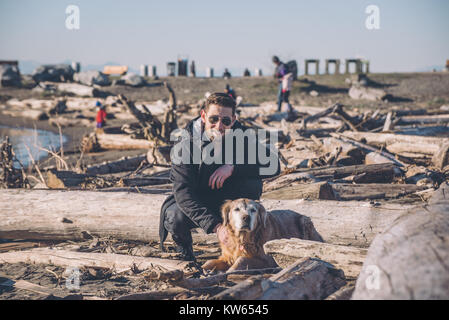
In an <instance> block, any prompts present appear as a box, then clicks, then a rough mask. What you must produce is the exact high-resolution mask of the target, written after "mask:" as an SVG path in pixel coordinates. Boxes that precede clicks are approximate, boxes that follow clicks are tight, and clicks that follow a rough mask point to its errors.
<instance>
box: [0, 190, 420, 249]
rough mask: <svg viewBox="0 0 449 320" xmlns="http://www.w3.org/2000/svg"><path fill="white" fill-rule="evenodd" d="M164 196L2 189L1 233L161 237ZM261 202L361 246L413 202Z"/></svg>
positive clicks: (326, 235)
mask: <svg viewBox="0 0 449 320" xmlns="http://www.w3.org/2000/svg"><path fill="white" fill-rule="evenodd" d="M165 198H166V195H160V194H143V193H142V194H141V193H137V192H136V193H128V192H95V191H59V190H7V189H6V190H0V203H2V209H1V210H0V238H4V239H40V240H82V239H86V238H88V239H89V238H91V237H94V236H95V237H112V238H116V239H124V240H139V241H151V240H156V241H157V240H159V214H160V208H161V205H162V202H163V201H164V200H165ZM80 199H82V201H80ZM262 204H263V205H264V207H265V209H266V210H267V211H270V212H271V213H272V214H276V212H279V211H284V210H287V211H293V212H296V213H298V214H302V215H305V216H307V217H309V218H310V219H311V220H312V222H313V225H314V226H315V228H316V230H317V231H318V233H319V234H320V235H321V236H322V237H323V239H324V241H325V242H328V243H334V244H341V245H354V246H359V247H366V246H369V244H370V243H371V241H372V239H373V238H374V237H375V236H376V235H377V234H379V233H380V232H382V231H383V230H384V228H385V227H387V226H388V225H389V224H391V223H392V222H393V221H394V220H395V219H396V218H397V217H398V216H399V215H401V214H403V213H404V212H405V211H406V210H407V209H410V208H411V207H412V206H411V205H406V204H380V203H377V204H376V203H370V202H362V201H346V202H341V201H332V200H326V201H320V200H315V201H304V200H263V201H262ZM105 222H106V223H105ZM193 237H194V240H195V241H207V240H213V241H216V235H214V234H211V235H205V234H204V233H203V232H202V231H201V230H200V232H198V233H194V234H193Z"/></svg>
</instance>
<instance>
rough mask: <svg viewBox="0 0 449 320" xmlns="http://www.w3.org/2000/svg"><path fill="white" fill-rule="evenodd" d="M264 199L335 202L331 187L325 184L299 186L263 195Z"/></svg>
mask: <svg viewBox="0 0 449 320" xmlns="http://www.w3.org/2000/svg"><path fill="white" fill-rule="evenodd" d="M263 198H264V199H278V200H285V199H321V200H335V199H336V198H335V195H334V192H333V190H332V187H331V186H330V185H329V183H327V182H317V183H311V184H299V185H295V186H289V187H285V188H281V189H277V190H274V191H271V192H266V193H264V194H263Z"/></svg>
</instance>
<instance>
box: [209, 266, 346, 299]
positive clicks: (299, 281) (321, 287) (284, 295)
mask: <svg viewBox="0 0 449 320" xmlns="http://www.w3.org/2000/svg"><path fill="white" fill-rule="evenodd" d="M345 283H346V281H345V278H344V273H343V271H342V270H340V269H336V268H335V267H334V266H333V265H331V264H329V263H327V262H325V261H322V260H319V259H312V258H304V259H298V260H297V261H296V262H294V263H293V264H291V265H290V266H289V267H287V268H285V269H284V270H282V271H281V272H279V273H277V274H275V275H274V276H272V277H270V278H269V279H264V278H263V276H256V277H252V278H250V279H248V280H246V281H243V282H241V283H239V284H238V285H236V286H234V287H231V288H229V289H227V290H225V291H223V292H221V293H219V294H218V295H216V296H214V297H213V299H217V300H221V299H225V300H228V299H229V300H253V299H257V300H320V299H324V298H326V297H327V296H329V295H330V294H332V293H334V292H335V291H337V290H338V289H339V288H340V287H342V286H343V285H344V284H345Z"/></svg>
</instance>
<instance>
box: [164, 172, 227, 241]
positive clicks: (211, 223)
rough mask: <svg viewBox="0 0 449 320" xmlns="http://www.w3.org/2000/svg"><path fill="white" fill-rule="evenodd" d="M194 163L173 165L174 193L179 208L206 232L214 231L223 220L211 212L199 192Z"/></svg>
mask: <svg viewBox="0 0 449 320" xmlns="http://www.w3.org/2000/svg"><path fill="white" fill-rule="evenodd" d="M197 179H198V178H197V172H195V167H194V165H188V164H185V165H184V164H181V165H172V169H171V180H172V181H173V193H174V196H175V200H176V203H177V205H178V206H179V208H180V209H181V210H182V212H184V214H185V215H186V216H188V217H189V218H190V219H191V220H192V221H194V222H195V223H196V224H198V225H199V226H200V227H201V228H202V229H203V230H204V231H205V232H206V233H212V232H213V231H214V228H215V227H216V226H217V225H218V224H219V223H220V222H221V217H220V215H218V214H214V213H213V212H211V211H210V210H209V209H208V208H207V207H206V205H205V204H204V203H203V202H202V201H201V200H200V197H199V196H198V194H197V192H198V191H197V187H198V180H197Z"/></svg>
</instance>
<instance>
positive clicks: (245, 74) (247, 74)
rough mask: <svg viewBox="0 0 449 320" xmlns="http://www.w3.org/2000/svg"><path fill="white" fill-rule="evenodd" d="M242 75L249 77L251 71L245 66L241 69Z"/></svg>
mask: <svg viewBox="0 0 449 320" xmlns="http://www.w3.org/2000/svg"><path fill="white" fill-rule="evenodd" d="M243 76H244V77H251V72H249V70H248V68H246V69H245V71H243Z"/></svg>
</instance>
